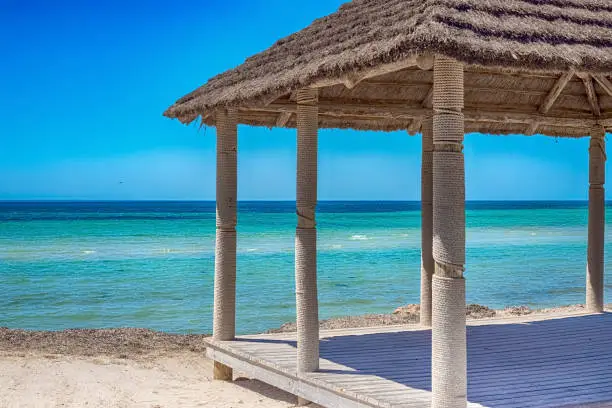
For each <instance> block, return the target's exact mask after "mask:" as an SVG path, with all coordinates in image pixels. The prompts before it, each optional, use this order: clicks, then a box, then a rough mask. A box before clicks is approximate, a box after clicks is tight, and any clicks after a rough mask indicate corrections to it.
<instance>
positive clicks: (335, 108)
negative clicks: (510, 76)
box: [241, 100, 612, 128]
mask: <svg viewBox="0 0 612 408" xmlns="http://www.w3.org/2000/svg"><path fill="white" fill-rule="evenodd" d="M241 109H242V110H244V111H254V112H276V113H278V112H291V113H294V112H295V111H296V105H295V104H294V103H286V102H285V103H272V104H270V105H269V106H266V107H249V108H246V107H245V108H241ZM319 112H320V114H321V115H325V116H338V117H342V116H354V117H359V116H363V117H373V116H374V117H380V118H381V119H382V118H389V119H403V120H408V121H411V120H413V119H415V118H425V117H427V116H429V115H431V109H427V108H422V107H410V106H406V105H403V104H399V103H372V104H355V103H342V102H329V101H325V100H321V101H319ZM464 114H465V119H466V121H471V122H505V123H514V124H517V123H524V124H529V125H530V124H532V123H533V122H538V123H539V124H541V125H548V126H568V127H586V128H588V127H590V126H592V125H593V124H595V123H596V120H595V119H594V118H592V117H585V116H577V115H568V114H564V115H563V116H561V115H559V116H557V115H550V114H546V115H542V114H540V113H534V112H530V111H524V110H518V109H517V110H514V111H509V112H508V111H495V110H491V107H490V106H485V105H483V106H480V105H478V106H469V107H467V108H466V109H465V110H464ZM601 121H604V122H603V123H607V122H605V121H610V122H609V123H610V124H609V125H605V126H612V117H604V118H602V119H601V120H600V122H601Z"/></svg>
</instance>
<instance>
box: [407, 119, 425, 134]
mask: <svg viewBox="0 0 612 408" xmlns="http://www.w3.org/2000/svg"><path fill="white" fill-rule="evenodd" d="M423 119H424V118H422V117H418V118H414V119H412V123H410V127H409V128H408V134H409V135H411V136H414V135H416V134H417V133H419V131H420V130H421V126H423Z"/></svg>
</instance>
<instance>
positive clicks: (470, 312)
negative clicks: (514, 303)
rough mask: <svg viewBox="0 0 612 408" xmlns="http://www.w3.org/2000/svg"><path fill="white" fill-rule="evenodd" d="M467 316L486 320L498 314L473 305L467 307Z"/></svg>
mask: <svg viewBox="0 0 612 408" xmlns="http://www.w3.org/2000/svg"><path fill="white" fill-rule="evenodd" d="M465 314H466V316H468V317H471V318H473V319H484V318H487V317H495V315H497V312H496V311H495V310H493V309H491V308H490V307H487V306H483V305H477V304H471V305H467V307H466V308H465Z"/></svg>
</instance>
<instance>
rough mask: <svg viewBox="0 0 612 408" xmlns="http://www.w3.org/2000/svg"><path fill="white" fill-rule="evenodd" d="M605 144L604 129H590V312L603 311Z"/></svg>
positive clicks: (587, 290) (588, 268) (588, 292)
mask: <svg viewBox="0 0 612 408" xmlns="http://www.w3.org/2000/svg"><path fill="white" fill-rule="evenodd" d="M606 159H607V157H606V145H605V129H604V128H603V127H602V126H595V127H594V128H593V129H592V130H591V143H590V148H589V183H590V187H589V227H588V249H587V284H586V305H587V310H589V311H590V312H592V313H600V312H603V310H604V271H605V263H604V244H605V224H606V220H605V218H606V202H605V188H604V184H605V182H606Z"/></svg>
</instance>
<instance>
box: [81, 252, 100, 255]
mask: <svg viewBox="0 0 612 408" xmlns="http://www.w3.org/2000/svg"><path fill="white" fill-rule="evenodd" d="M96 252H97V251H83V252H82V253H83V255H92V254H95V253H96Z"/></svg>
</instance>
